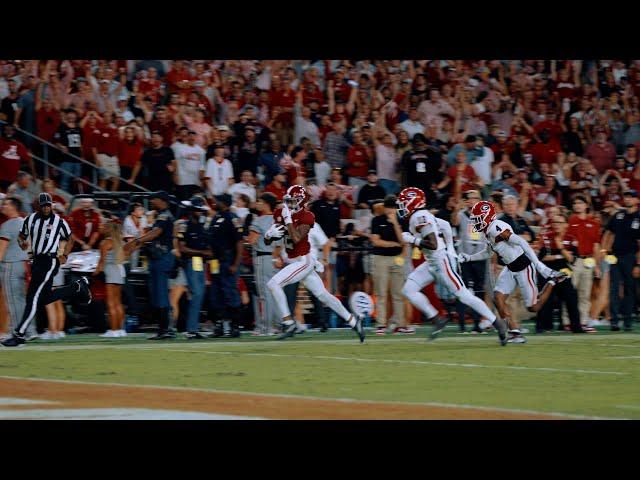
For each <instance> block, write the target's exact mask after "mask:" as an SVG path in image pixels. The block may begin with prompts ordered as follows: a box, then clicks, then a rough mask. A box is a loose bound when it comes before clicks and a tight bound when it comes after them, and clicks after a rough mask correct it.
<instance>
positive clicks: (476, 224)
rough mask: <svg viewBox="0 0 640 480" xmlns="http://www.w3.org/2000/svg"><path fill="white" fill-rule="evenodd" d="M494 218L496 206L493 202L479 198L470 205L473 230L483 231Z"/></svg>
mask: <svg viewBox="0 0 640 480" xmlns="http://www.w3.org/2000/svg"><path fill="white" fill-rule="evenodd" d="M495 219H496V208H495V207H494V206H493V203H491V202H487V201H485V200H481V201H479V202H477V203H476V204H475V205H474V206H473V207H471V221H472V222H473V230H474V231H476V232H484V231H485V230H486V229H487V227H488V226H489V224H490V223H491V222H493V221H494V220H495Z"/></svg>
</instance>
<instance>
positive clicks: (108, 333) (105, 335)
mask: <svg viewBox="0 0 640 480" xmlns="http://www.w3.org/2000/svg"><path fill="white" fill-rule="evenodd" d="M100 336H101V337H103V338H116V337H117V336H118V334H117V333H116V331H115V330H107V331H106V332H104V333H103V334H102V335H100Z"/></svg>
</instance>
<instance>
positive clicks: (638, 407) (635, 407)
mask: <svg viewBox="0 0 640 480" xmlns="http://www.w3.org/2000/svg"><path fill="white" fill-rule="evenodd" d="M614 406H615V407H616V408H624V409H627V410H640V405H614Z"/></svg>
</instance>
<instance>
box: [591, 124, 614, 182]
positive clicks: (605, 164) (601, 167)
mask: <svg viewBox="0 0 640 480" xmlns="http://www.w3.org/2000/svg"><path fill="white" fill-rule="evenodd" d="M585 157H587V158H588V159H589V160H591V163H592V164H593V166H594V167H595V168H596V170H597V171H598V173H603V172H605V171H606V170H607V169H609V168H612V167H613V163H614V161H615V159H616V147H615V145H613V143H611V142H608V141H607V135H606V134H605V133H604V132H602V131H600V132H597V135H596V141H595V142H593V143H592V144H591V145H589V146H588V147H587V149H586V150H585Z"/></svg>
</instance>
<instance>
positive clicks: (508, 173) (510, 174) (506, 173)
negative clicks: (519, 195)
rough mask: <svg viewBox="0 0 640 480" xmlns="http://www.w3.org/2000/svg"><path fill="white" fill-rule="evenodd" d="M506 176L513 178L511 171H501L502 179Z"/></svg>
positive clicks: (506, 177)
mask: <svg viewBox="0 0 640 480" xmlns="http://www.w3.org/2000/svg"><path fill="white" fill-rule="evenodd" d="M508 178H513V173H512V172H508V171H507V172H502V180H506V179H508Z"/></svg>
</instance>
